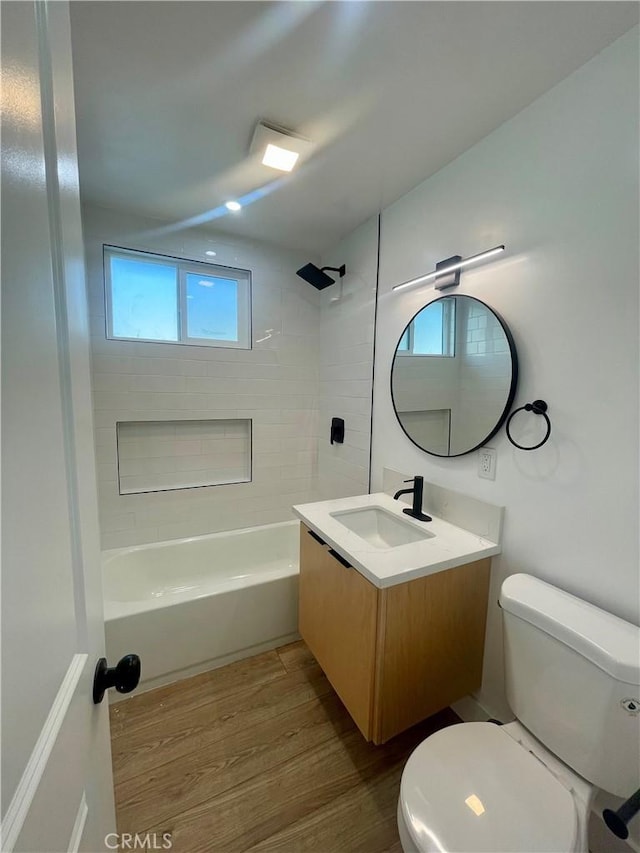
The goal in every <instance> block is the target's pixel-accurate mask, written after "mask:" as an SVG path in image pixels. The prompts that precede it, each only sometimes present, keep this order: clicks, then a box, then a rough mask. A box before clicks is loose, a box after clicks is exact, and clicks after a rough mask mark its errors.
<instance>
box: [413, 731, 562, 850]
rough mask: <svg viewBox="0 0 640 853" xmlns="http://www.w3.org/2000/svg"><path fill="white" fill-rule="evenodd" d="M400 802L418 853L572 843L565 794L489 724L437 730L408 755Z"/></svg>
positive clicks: (546, 771) (545, 771)
mask: <svg viewBox="0 0 640 853" xmlns="http://www.w3.org/2000/svg"><path fill="white" fill-rule="evenodd" d="M400 803H401V808H402V814H403V817H404V821H405V823H406V826H407V829H408V831H409V833H410V835H411V837H412V839H413V841H414V843H415V844H416V846H417V847H418V849H419V850H421V851H425V853H426V851H439V853H441V851H447V853H448V851H471V850H472V851H475V853H480V851H491V853H498V851H505V853H516V851H531V850H535V851H536V853H543V851H549V853H558V851H560V850H562V851H569V850H573V849H574V845H575V843H576V837H577V829H578V815H577V810H576V806H575V803H574V800H573V797H572V795H571V793H570V792H569V791H568V790H567V788H565V787H564V786H563V785H562V784H561V783H560V782H559V781H558V780H557V779H556V777H555V776H554V775H553V774H552V773H551V771H550V770H549V769H548V768H547V767H546V766H545V765H544V764H543V763H542V761H541V760H540V759H538V758H536V757H535V756H534V755H533V754H532V753H531V752H529V751H527V750H526V749H525V748H523V747H522V746H520V745H519V744H518V743H516V741H515V740H513V738H511V737H510V736H509V735H508V734H506V733H505V732H504V731H503V730H502V729H501V727H500V726H496V725H494V724H493V723H462V724H460V725H455V726H449V727H448V728H446V729H442V730H441V731H438V732H436V733H435V734H433V735H431V737H429V738H427V740H425V741H423V743H421V744H420V746H419V747H418V748H417V749H416V750H415V751H414V752H413V753H412V755H411V756H410V758H409V760H408V762H407V764H406V766H405V769H404V772H403V774H402V784H401V789H400Z"/></svg>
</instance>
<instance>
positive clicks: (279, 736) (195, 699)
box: [111, 643, 458, 853]
mask: <svg viewBox="0 0 640 853" xmlns="http://www.w3.org/2000/svg"><path fill="white" fill-rule="evenodd" d="M454 722H458V718H457V717H456V715H455V714H454V713H453V712H452V711H450V710H448V709H447V710H446V711H443V712H441V713H440V714H437V715H435V716H434V717H432V718H431V719H429V720H427V721H425V722H424V723H421V724H420V725H419V726H416V727H415V728H413V729H411V730H410V731H408V732H405V733H404V734H402V735H399V736H398V737H396V738H394V739H393V740H391V741H389V743H387V744H385V745H384V746H373V745H372V744H370V743H367V742H366V741H365V740H364V738H363V737H362V735H361V734H360V732H359V731H358V730H357V728H356V727H355V724H354V723H353V721H352V720H351V718H350V716H349V714H348V713H347V712H346V710H345V709H344V707H343V706H342V704H341V703H340V700H339V699H338V697H337V696H336V694H335V693H334V691H333V690H332V688H331V685H330V684H329V682H328V681H327V679H326V678H325V676H324V674H323V673H322V671H321V670H320V668H319V666H318V665H317V663H316V662H315V661H314V659H313V658H312V656H311V654H310V653H309V651H308V650H307V648H306V647H305V646H304V644H303V643H292V644H291V645H288V646H283V647H282V648H279V649H276V650H275V651H271V652H266V653H264V654H261V655H258V656H256V657H253V658H249V659H247V660H243V661H239V662H238V663H234V664H230V665H229V666H225V667H223V668H221V669H217V670H213V671H212V672H207V673H204V674H203V675H198V676H196V677H194V678H190V679H188V680H185V681H181V682H178V683H177V684H173V685H170V686H168V687H162V688H159V689H157V690H153V691H151V692H149V693H143V694H141V695H140V696H134V697H132V698H131V699H127V700H124V701H122V702H119V703H118V704H116V705H113V706H112V708H111V738H112V750H113V767H114V776H115V793H116V808H117V818H118V830H119V832H131V833H143V834H144V833H147V832H155V833H158V837H159V836H160V834H161V833H164V832H168V833H171V836H172V841H173V847H172V850H173V851H174V853H196V851H215V852H216V853H218V851H219V853H234V851H249V850H251V851H267V850H268V851H280V853H303V851H314V853H356V851H362V853H383V851H388V853H401V847H400V842H399V841H398V833H397V829H396V804H397V798H398V790H399V785H400V776H401V773H402V768H403V766H404V763H405V761H406V759H407V757H408V755H409V754H410V752H411V751H412V750H413V749H414V747H415V746H417V744H418V743H420V741H422V740H423V739H424V738H425V737H427V736H428V735H429V734H431V733H432V732H433V731H435V730H436V729H438V728H442V727H443V726H446V725H449V724H451V723H454ZM158 843H161V839H160V841H159V842H158Z"/></svg>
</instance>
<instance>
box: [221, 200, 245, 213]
mask: <svg viewBox="0 0 640 853" xmlns="http://www.w3.org/2000/svg"><path fill="white" fill-rule="evenodd" d="M224 206H225V207H226V208H227V210H231V211H232V212H233V213H237V212H238V211H239V210H242V205H241V204H240V202H239V201H227V202H225V205H224Z"/></svg>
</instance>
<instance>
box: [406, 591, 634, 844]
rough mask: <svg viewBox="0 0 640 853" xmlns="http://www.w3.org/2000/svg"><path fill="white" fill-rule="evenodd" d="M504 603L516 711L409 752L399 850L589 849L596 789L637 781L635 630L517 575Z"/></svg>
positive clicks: (623, 793)
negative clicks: (507, 718)
mask: <svg viewBox="0 0 640 853" xmlns="http://www.w3.org/2000/svg"><path fill="white" fill-rule="evenodd" d="M500 606H501V607H502V611H503V616H504V647H505V679H506V689H507V699H508V701H509V705H510V707H511V709H512V710H513V712H514V714H515V716H516V720H515V722H512V723H508V724H507V725H504V726H501V725H496V724H494V723H461V724H458V725H454V726H450V727H448V728H446V729H442V730H440V731H438V732H436V733H435V734H433V735H431V737H429V738H427V739H426V740H425V741H423V742H422V743H421V744H420V746H418V747H417V748H416V749H415V750H414V752H413V753H412V754H411V756H410V757H409V760H408V761H407V764H406V766H405V768H404V771H403V774H402V782H401V786H400V797H399V800H398V830H399V833H400V841H401V844H402V849H403V851H404V853H427V851H429V852H431V851H433V853H436V851H437V853H450V852H452V851H460V853H481V851H487V853H488V851H491V853H499V851H504V853H507V852H508V853H518V851H521V852H522V853H542V851H549V853H560V851H582V853H586V851H587V850H588V846H587V827H588V820H589V814H590V811H591V806H592V803H593V798H594V796H595V794H596V792H597V790H598V789H603V790H605V791H608V792H610V793H612V794H615V795H617V796H619V797H624V798H627V797H629V796H630V795H631V794H632V793H634V791H636V789H637V788H638V787H640V763H639V761H638V756H639V755H640V714H639V713H638V712H639V709H640V701H639V700H640V696H639V695H638V694H639V692H640V688H639V685H640V628H638V627H636V626H635V625H632V624H630V623H629V622H625V621H623V620H622V619H619V618H618V617H616V616H613V615H612V614H610V613H607V612H605V611H604V610H600V609H599V608H598V607H595V606H593V605H591V604H588V603H587V602H585V601H581V600H580V599H579V598H576V597H575V596H573V595H570V594H569V593H566V592H563V591H562V590H560V589H557V588H556V587H553V586H551V585H550V584H547V583H544V582H543V581H540V580H538V579H537V578H534V577H531V576H530V575H525V574H517V575H512V576H511V577H509V578H507V579H506V580H505V582H504V583H503V585H502V589H501V591H500Z"/></svg>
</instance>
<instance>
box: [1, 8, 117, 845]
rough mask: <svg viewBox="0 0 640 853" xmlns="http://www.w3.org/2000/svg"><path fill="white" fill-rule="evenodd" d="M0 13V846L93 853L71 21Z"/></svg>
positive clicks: (92, 552)
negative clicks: (0, 602)
mask: <svg viewBox="0 0 640 853" xmlns="http://www.w3.org/2000/svg"><path fill="white" fill-rule="evenodd" d="M0 11H1V15H2V20H1V23H2V51H1V62H2V207H1V211H2V259H1V260H2V269H1V271H2V706H1V710H2V731H1V734H2V741H1V745H2V780H1V781H2V818H3V820H2V840H1V844H0V848H1V849H2V851H3V852H4V851H11V850H16V851H47V853H49V851H51V853H53V851H62V850H79V849H80V850H86V851H98V850H105V849H109V846H110V845H113V842H114V837H113V836H110V837H109V838H108V839H107V841H106V842H105V836H107V834H108V833H111V832H114V830H115V818H114V808H113V792H112V778H111V755H110V744H109V723H108V709H107V702H106V701H105V702H103V703H102V704H101V705H94V704H93V702H92V695H91V694H92V681H93V671H94V668H95V665H96V661H97V659H98V658H99V657H100V656H101V655H102V654H104V622H103V615H102V602H101V592H100V575H99V537H98V527H97V507H96V504H97V496H96V485H95V466H94V456H93V436H92V414H91V393H90V380H89V350H88V343H89V342H88V329H87V310H86V303H85V284H84V262H83V252H82V233H81V224H80V207H79V196H78V174H77V157H76V140H75V119H74V102H73V81H72V75H71V42H70V27H69V10H68V6H67V4H66V3H62V2H51V3H49V4H46V3H34V2H17V3H16V2H2V4H1V8H0ZM110 663H112V662H111V661H110Z"/></svg>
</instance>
